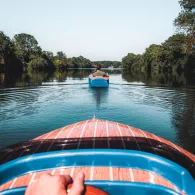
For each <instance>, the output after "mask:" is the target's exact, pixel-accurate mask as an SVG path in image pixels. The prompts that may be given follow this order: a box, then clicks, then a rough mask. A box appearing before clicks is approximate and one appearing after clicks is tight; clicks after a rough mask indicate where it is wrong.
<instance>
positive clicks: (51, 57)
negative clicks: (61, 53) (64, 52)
mask: <svg viewBox="0 0 195 195" xmlns="http://www.w3.org/2000/svg"><path fill="white" fill-rule="evenodd" d="M43 55H45V56H47V58H48V59H49V60H51V61H54V54H53V52H51V51H43Z"/></svg>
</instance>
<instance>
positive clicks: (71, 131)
mask: <svg viewBox="0 0 195 195" xmlns="http://www.w3.org/2000/svg"><path fill="white" fill-rule="evenodd" d="M0 165H1V166H0V193H1V194H2V195H5V194H6V195H7V194H9V195H19V194H23V193H24V191H25V187H26V186H27V185H29V184H30V183H32V182H34V181H35V180H37V179H38V178H39V177H40V176H41V175H42V174H44V173H45V172H47V173H51V174H52V175H67V174H68V175H71V176H72V177H73V179H74V177H75V176H76V174H77V173H78V172H80V171H81V172H83V173H84V174H85V180H86V181H85V183H86V184H88V185H93V186H95V187H97V188H101V189H102V190H104V191H106V192H107V193H109V194H111V195H118V194H139V195H145V194H161V195H179V194H180V195H181V194H182V195H186V194H189V195H191V194H195V188H194V186H195V180H194V178H195V156H194V155H193V154H191V153H190V152H188V151H186V150H184V149H183V148H181V147H179V146H177V145H175V144H173V143H172V142H169V141H167V140H165V139H163V138H161V137H158V136H156V135H153V134H151V133H148V132H145V131H142V130H140V129H136V128H134V127H131V126H127V125H124V124H120V123H117V122H111V121H107V120H99V119H97V118H95V117H94V118H93V119H92V120H87V121H82V122H78V123H75V124H71V125H68V126H65V127H62V128H59V129H57V130H54V131H52V132H48V133H46V134H44V135H40V136H39V137H37V138H35V139H33V140H30V141H28V142H25V143H22V144H16V145H13V146H10V147H9V148H5V149H2V150H0ZM98 194H101V193H98Z"/></svg>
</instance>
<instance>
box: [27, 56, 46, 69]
mask: <svg viewBox="0 0 195 195" xmlns="http://www.w3.org/2000/svg"><path fill="white" fill-rule="evenodd" d="M46 66H47V61H46V60H45V59H43V58H42V57H40V56H36V57H35V58H34V59H32V60H30V62H28V69H30V70H44V69H45V67H46Z"/></svg>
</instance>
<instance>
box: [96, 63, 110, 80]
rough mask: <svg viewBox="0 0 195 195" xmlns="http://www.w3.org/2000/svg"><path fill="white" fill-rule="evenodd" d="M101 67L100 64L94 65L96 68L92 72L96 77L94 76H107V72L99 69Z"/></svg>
mask: <svg viewBox="0 0 195 195" xmlns="http://www.w3.org/2000/svg"><path fill="white" fill-rule="evenodd" d="M101 68H102V67H101V65H100V64H98V65H96V70H95V72H94V73H93V76H94V77H96V76H102V77H108V73H105V72H103V71H101Z"/></svg>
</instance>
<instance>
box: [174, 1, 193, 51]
mask: <svg viewBox="0 0 195 195" xmlns="http://www.w3.org/2000/svg"><path fill="white" fill-rule="evenodd" d="M179 3H180V6H181V9H182V10H181V12H180V13H179V15H178V17H177V18H176V19H175V21H174V24H175V26H176V27H177V28H178V30H180V31H181V32H184V33H187V34H189V36H188V39H189V40H188V42H187V43H188V47H187V49H188V52H189V53H193V52H195V51H194V50H195V49H194V47H195V12H194V10H195V0H180V1H179Z"/></svg>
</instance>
